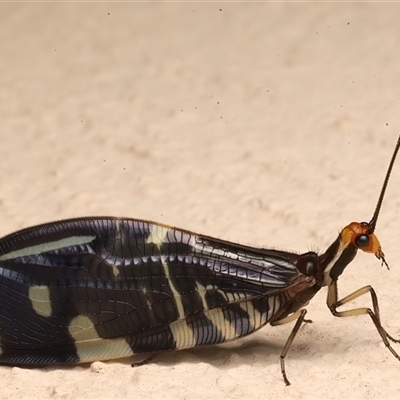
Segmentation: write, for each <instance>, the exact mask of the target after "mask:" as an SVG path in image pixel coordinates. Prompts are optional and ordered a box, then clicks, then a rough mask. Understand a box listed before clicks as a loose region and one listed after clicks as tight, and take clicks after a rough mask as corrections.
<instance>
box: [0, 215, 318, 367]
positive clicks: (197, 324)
mask: <svg viewBox="0 0 400 400" xmlns="http://www.w3.org/2000/svg"><path fill="white" fill-rule="evenodd" d="M274 254H275V253H274V252H271V251H270V253H268V252H267V251H264V250H260V249H254V248H250V247H245V246H240V245H236V244H233V243H230V242H225V241H221V240H217V239H213V238H208V237H204V236H201V235H196V234H194V233H191V232H188V231H183V230H179V229H176V228H171V227H168V226H162V225H159V224H155V223H151V222H146V221H140V220H133V219H117V218H84V219H83V218H82V219H75V220H67V221H60V222H55V223H50V224H45V225H40V226H37V227H33V228H28V229H25V230H22V231H19V232H16V233H14V234H11V235H9V236H7V237H4V238H3V239H1V240H0V363H8V364H14V365H47V364H54V363H78V362H88V361H93V360H101V359H110V358H118V357H126V356H131V355H133V354H138V353H145V352H154V351H161V350H172V349H182V348H189V347H194V346H199V345H204V344H214V343H221V342H224V341H227V340H231V339H235V338H238V337H241V336H244V335H247V334H249V333H251V332H253V331H255V330H257V329H259V328H260V327H262V326H263V325H265V324H266V323H267V322H268V321H269V320H270V319H271V317H272V316H274V315H276V314H277V313H278V312H279V311H281V310H283V308H284V307H285V306H286V304H288V302H290V301H291V300H292V298H293V296H295V294H296V290H292V291H290V290H287V289H288V288H291V287H292V288H295V287H296V285H298V284H300V285H302V287H304V286H311V285H312V284H313V282H312V279H311V278H309V277H307V278H304V276H303V275H301V274H300V273H299V272H298V270H297V268H296V267H295V266H294V265H293V264H292V263H291V262H289V261H288V260H287V259H285V257H283V256H281V255H279V252H277V253H276V257H274ZM305 279H308V280H305ZM293 293H294V294H293Z"/></svg>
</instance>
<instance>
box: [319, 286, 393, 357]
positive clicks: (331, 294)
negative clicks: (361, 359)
mask: <svg viewBox="0 0 400 400" xmlns="http://www.w3.org/2000/svg"><path fill="white" fill-rule="evenodd" d="M366 293H370V294H371V299H372V308H373V311H372V310H371V309H370V308H368V307H361V308H352V309H350V310H346V311H337V308H338V307H340V306H343V305H344V304H346V303H349V302H350V301H352V300H355V299H357V298H358V297H360V296H362V295H363V294H366ZM326 302H327V305H328V308H329V310H330V311H331V313H332V314H333V315H334V316H335V317H355V316H358V315H369V316H370V317H371V319H372V322H373V323H374V325H375V327H376V329H377V330H378V332H379V335H380V336H381V338H382V341H383V343H385V346H386V347H387V348H388V349H389V350H390V352H391V353H392V354H393V355H394V356H395V357H396V358H397V359H398V360H399V361H400V356H399V355H398V354H397V353H396V351H395V350H394V349H393V347H392V346H391V345H390V343H389V340H391V341H392V342H395V343H400V340H397V339H394V338H393V337H392V336H390V335H389V334H388V333H387V332H386V330H385V329H384V328H383V327H382V325H381V321H380V316H379V306H378V298H377V297H376V293H375V290H374V289H373V288H372V286H364V287H362V288H360V289H358V290H356V291H355V292H353V293H351V294H349V295H347V296H345V297H343V298H342V299H340V300H338V290H337V280H334V281H332V283H331V284H330V285H329V286H328V297H327V301H326ZM388 339H389V340H388Z"/></svg>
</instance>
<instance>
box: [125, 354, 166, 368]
mask: <svg viewBox="0 0 400 400" xmlns="http://www.w3.org/2000/svg"><path fill="white" fill-rule="evenodd" d="M160 353H161V352H158V353H154V354H152V355H151V356H150V357H147V358H145V359H144V360H143V361H139V362H135V363H132V364H131V367H141V366H142V365H146V364H148V363H149V362H150V361H153V360H154V359H155V358H156V357H157V356H158V355H159V354H160Z"/></svg>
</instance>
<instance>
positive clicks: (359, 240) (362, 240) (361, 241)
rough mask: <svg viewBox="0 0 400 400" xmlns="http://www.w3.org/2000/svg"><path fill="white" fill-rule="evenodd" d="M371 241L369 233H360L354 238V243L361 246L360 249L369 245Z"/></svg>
mask: <svg viewBox="0 0 400 400" xmlns="http://www.w3.org/2000/svg"><path fill="white" fill-rule="evenodd" d="M369 243H370V238H369V236H368V235H364V234H363V235H358V236H357V237H356V239H355V240H354V244H355V245H356V246H357V247H358V248H359V249H364V248H365V247H368V246H369Z"/></svg>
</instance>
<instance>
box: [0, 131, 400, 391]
mask: <svg viewBox="0 0 400 400" xmlns="http://www.w3.org/2000/svg"><path fill="white" fill-rule="evenodd" d="M399 147H400V137H399V138H398V141H397V144H396V147H395V150H394V153H393V156H392V159H391V161H390V164H389V168H388V171H387V174H386V177H385V180H384V183H383V187H382V190H381V193H380V196H379V200H378V203H377V206H376V208H375V212H374V215H373V217H372V219H371V221H370V222H361V223H358V222H352V223H351V224H349V225H347V226H346V227H345V228H344V229H343V230H342V231H341V232H340V234H339V236H338V237H337V238H336V240H335V241H334V242H333V243H332V244H331V245H330V246H329V248H328V249H327V250H326V251H325V253H323V254H321V255H319V254H317V253H315V252H308V253H304V254H295V253H290V252H285V251H279V250H271V249H264V248H253V247H248V246H244V245H240V244H236V243H232V242H228V241H224V240H219V239H214V238H212V237H208V236H204V235H199V234H196V233H193V232H190V231H186V230H182V229H177V228H174V227H170V226H167V225H162V224H157V223H154V222H149V221H142V220H136V219H122V218H109V217H96V218H95V217H93V218H79V219H70V220H65V221H58V222H51V223H48V224H44V225H39V226H34V227H31V228H27V229H23V230H20V231H18V232H16V233H12V234H10V235H8V236H6V237H4V238H2V239H0V363H2V364H10V365H19V366H44V365H50V364H65V363H70V364H74V363H84V362H91V361H95V360H106V359H114V358H120V357H129V356H132V355H136V354H141V353H150V354H152V356H150V357H149V358H148V359H147V360H145V361H144V362H147V361H149V360H150V359H152V357H153V356H154V355H156V354H158V353H160V352H162V351H165V350H178V349H187V348H191V347H196V346H201V345H211V344H217V343H222V342H226V341H229V340H233V339H237V338H240V337H243V336H245V335H248V334H250V333H252V332H255V331H257V330H258V329H260V328H262V327H263V326H264V325H266V324H267V323H270V324H271V325H280V324H284V323H287V322H292V321H293V322H295V324H294V328H293V330H292V332H291V334H290V336H289V338H288V339H287V342H286V344H285V346H284V348H283V351H282V353H281V356H280V363H281V371H282V376H283V379H284V381H285V383H286V384H287V385H289V384H290V382H289V380H288V378H287V376H286V370H285V356H286V354H287V352H288V350H289V348H290V346H291V344H292V342H293V339H294V338H295V336H296V334H297V332H298V330H299V328H300V326H301V324H302V323H303V322H305V321H307V320H305V315H306V312H307V310H306V309H305V308H304V307H305V306H306V305H307V304H308V302H309V301H310V300H311V299H312V298H313V296H314V295H315V294H316V293H317V292H318V291H319V290H320V289H321V287H323V286H327V288H328V297H327V305H328V307H329V309H330V311H331V312H332V314H333V315H334V316H336V317H346V316H356V315H362V314H367V315H369V316H370V317H371V319H372V321H373V323H374V325H375V326H376V329H377V330H378V333H379V334H380V336H381V338H382V340H383V342H384V344H385V345H386V347H387V348H388V349H389V351H390V352H391V353H392V354H393V355H394V356H395V357H396V358H397V359H399V360H400V357H399V355H398V354H397V352H396V351H395V350H394V349H393V347H392V346H391V344H390V341H392V342H397V343H398V342H399V340H396V339H394V338H393V337H392V336H390V335H389V334H388V333H387V332H386V330H385V329H384V328H383V327H382V325H381V322H380V317H379V308H378V300H377V296H376V293H375V291H374V289H373V288H372V287H371V286H365V287H363V288H361V289H358V290H356V291H355V292H354V293H352V294H350V295H348V296H345V297H344V298H342V299H338V290H337V282H338V278H339V276H340V275H341V274H342V273H343V271H344V269H345V268H346V266H347V265H348V264H349V263H350V262H351V261H352V260H353V258H354V257H355V255H356V253H357V250H358V249H361V250H363V251H365V252H367V253H372V254H374V255H375V256H376V257H377V258H378V259H380V260H381V261H382V265H383V264H385V265H386V266H387V263H386V261H385V257H384V254H383V252H382V249H381V246H380V244H379V241H378V239H377V237H376V236H375V234H374V231H375V226H376V223H377V219H378V215H379V212H380V209H381V205H382V201H383V197H384V194H385V191H386V187H387V184H388V180H389V176H390V173H391V170H392V167H393V164H394V161H395V158H396V155H397V152H398V150H399ZM364 294H369V295H370V296H371V298H372V309H369V308H355V309H351V310H347V311H338V308H340V307H341V306H342V305H344V304H346V303H348V302H350V301H352V300H354V299H356V298H358V297H360V296H362V295H364ZM144 362H142V363H139V364H143V363H144Z"/></svg>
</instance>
